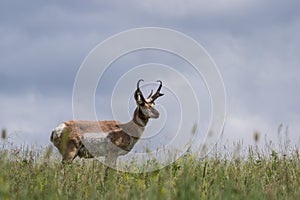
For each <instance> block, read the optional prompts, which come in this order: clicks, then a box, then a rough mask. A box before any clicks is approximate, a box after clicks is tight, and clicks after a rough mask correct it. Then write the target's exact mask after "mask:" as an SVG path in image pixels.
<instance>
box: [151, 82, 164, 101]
mask: <svg viewBox="0 0 300 200" xmlns="http://www.w3.org/2000/svg"><path fill="white" fill-rule="evenodd" d="M157 82H159V86H158V89H157V90H156V92H155V94H154V95H152V96H151V97H149V98H148V100H149V101H150V102H152V103H154V101H155V100H156V99H157V98H158V97H160V96H162V95H164V94H162V93H160V90H161V87H162V81H161V80H158V81H157ZM151 94H152V93H151Z"/></svg>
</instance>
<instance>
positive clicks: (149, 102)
mask: <svg viewBox="0 0 300 200" xmlns="http://www.w3.org/2000/svg"><path fill="white" fill-rule="evenodd" d="M141 81H144V80H143V79H140V80H139V81H138V82H137V88H136V91H135V93H134V98H135V101H136V104H137V107H138V110H139V111H140V112H141V113H142V114H143V115H144V116H145V117H146V118H154V119H156V118H158V117H159V112H158V111H157V110H156V109H155V108H154V105H155V103H154V101H155V100H156V99H157V98H158V97H160V96H162V95H164V94H161V93H160V90H161V87H162V82H161V81H160V80H158V81H157V82H159V87H158V89H157V91H156V92H155V94H153V90H151V93H150V94H149V96H148V97H147V98H144V96H143V93H142V91H141V90H140V86H139V85H140V82H141Z"/></svg>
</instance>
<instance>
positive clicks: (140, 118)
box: [132, 107, 149, 127]
mask: <svg viewBox="0 0 300 200" xmlns="http://www.w3.org/2000/svg"><path fill="white" fill-rule="evenodd" d="M148 120H149V119H148V118H147V117H145V115H144V114H143V113H142V111H141V110H140V109H139V108H138V107H137V108H136V109H135V111H134V114H133V119H132V121H133V122H134V123H135V124H136V125H138V126H140V127H145V126H146V125H147V123H148Z"/></svg>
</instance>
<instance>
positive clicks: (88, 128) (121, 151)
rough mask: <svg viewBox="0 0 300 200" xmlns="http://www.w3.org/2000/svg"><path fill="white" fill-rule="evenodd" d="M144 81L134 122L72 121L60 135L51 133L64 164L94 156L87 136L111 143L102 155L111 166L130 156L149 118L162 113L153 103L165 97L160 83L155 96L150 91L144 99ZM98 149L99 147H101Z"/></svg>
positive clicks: (138, 93)
mask: <svg viewBox="0 0 300 200" xmlns="http://www.w3.org/2000/svg"><path fill="white" fill-rule="evenodd" d="M141 81H142V79H141V80H139V81H138V82H137V89H136V91H135V94H134V98H135V101H136V103H137V106H138V107H137V108H136V109H135V111H134V115H133V119H132V120H131V121H130V122H128V123H120V122H118V121H78V120H71V121H67V122H64V125H65V127H62V126H61V127H60V126H59V127H57V128H58V129H57V130H59V132H58V131H57V130H54V131H53V132H52V135H51V141H52V142H53V144H54V145H55V146H56V147H57V148H58V150H59V151H60V153H61V154H62V156H63V162H64V161H65V162H71V161H72V160H73V159H74V158H76V156H79V157H84V158H90V157H93V155H91V154H90V152H89V151H88V149H87V148H85V146H84V144H83V143H82V140H83V136H84V134H87V133H93V134H94V133H96V134H97V133H99V134H102V135H103V134H106V136H105V137H104V138H105V140H106V141H107V140H108V141H110V142H109V143H105V145H103V146H101V147H103V148H104V149H102V150H104V151H100V152H101V155H102V154H104V155H103V156H105V159H106V160H107V162H108V163H109V164H110V165H115V164H116V160H117V156H119V155H125V154H127V153H128V152H129V151H130V150H131V149H132V148H133V147H134V145H135V143H136V142H137V141H138V140H139V138H140V137H141V135H142V134H143V132H144V129H145V126H146V125H147V123H148V120H149V118H158V117H159V112H158V111H157V110H156V109H155V108H154V101H155V100H156V99H157V98H158V97H160V96H162V95H163V94H161V93H160V89H161V87H162V82H161V81H158V82H159V83H160V85H159V87H158V89H157V91H156V93H155V94H154V95H152V92H151V94H150V95H149V97H148V98H147V99H145V98H144V97H143V94H142V92H141V90H140V89H139V83H140V82H141ZM60 128H61V129H60ZM60 130H61V131H60ZM56 131H57V132H56ZM56 133H57V135H56ZM101 137H102V136H101ZM92 143H93V141H92ZM86 145H88V143H86ZM96 145H97V144H96ZM96 147H97V148H98V146H96ZM116 147H117V148H116Z"/></svg>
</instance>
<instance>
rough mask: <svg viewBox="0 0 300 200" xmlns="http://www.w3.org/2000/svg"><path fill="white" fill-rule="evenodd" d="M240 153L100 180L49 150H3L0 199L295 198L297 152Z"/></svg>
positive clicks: (98, 173)
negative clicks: (64, 163)
mask: <svg viewBox="0 0 300 200" xmlns="http://www.w3.org/2000/svg"><path fill="white" fill-rule="evenodd" d="M236 146H238V147H239V148H240V145H238V144H237V145H236ZM239 148H237V149H239ZM220 151H222V152H223V153H220ZM224 151H227V152H226V153H224ZM239 151H241V150H239ZM244 151H247V152H246V153H243V154H242V155H243V156H239V155H238V153H237V152H236V149H235V150H232V151H230V150H228V149H227V150H226V148H224V149H223V150H216V151H215V152H213V153H212V154H211V156H210V157H208V158H205V159H202V160H199V159H196V157H195V155H192V154H189V155H186V156H184V157H181V158H180V159H179V160H178V161H177V162H176V163H173V164H172V165H170V166H168V167H165V168H163V169H161V170H159V171H155V172H151V173H144V174H131V173H124V172H117V171H114V170H109V171H108V175H107V176H105V166H103V165H102V164H101V163H100V162H98V161H96V160H76V161H75V162H74V163H72V164H70V165H66V166H62V165H61V164H60V162H59V159H58V157H57V155H56V154H54V153H53V151H52V149H51V147H49V148H44V149H43V150H42V151H40V150H36V149H34V148H33V147H30V148H29V147H26V148H24V147H19V148H9V147H7V145H2V147H0V199H299V197H300V178H299V177H300V160H299V152H298V150H297V148H289V149H288V152H286V153H283V152H276V151H274V150H272V149H271V148H266V149H259V148H257V147H247V148H244Z"/></svg>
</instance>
